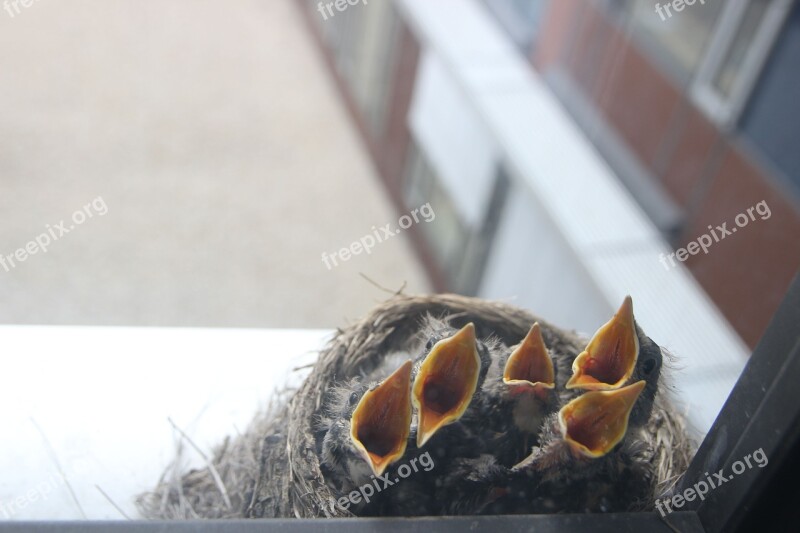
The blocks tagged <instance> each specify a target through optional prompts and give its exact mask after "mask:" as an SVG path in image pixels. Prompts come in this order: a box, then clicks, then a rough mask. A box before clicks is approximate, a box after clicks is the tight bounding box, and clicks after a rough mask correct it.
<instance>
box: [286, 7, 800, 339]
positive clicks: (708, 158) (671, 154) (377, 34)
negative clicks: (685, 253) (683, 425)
mask: <svg viewBox="0 0 800 533" xmlns="http://www.w3.org/2000/svg"><path fill="white" fill-rule="evenodd" d="M300 3H301V5H303V6H304V8H305V11H306V14H307V18H308V19H309V22H310V25H311V27H312V29H313V30H314V33H315V34H316V35H317V36H318V37H319V42H320V44H321V45H322V48H323V50H324V52H325V56H326V58H327V59H328V61H329V63H330V66H331V68H332V71H333V73H334V75H335V77H336V79H337V80H338V82H339V84H340V88H341V89H342V93H343V96H344V100H345V101H346V102H347V105H348V106H349V108H350V112H351V114H352V116H353V118H354V120H355V121H356V123H357V124H358V125H359V127H360V129H361V131H362V134H363V137H364V140H365V142H366V144H367V146H368V149H369V151H370V152H371V154H372V156H373V159H374V162H375V164H376V166H377V167H378V170H379V172H380V174H381V176H382V177H383V179H384V182H385V185H386V187H387V188H388V190H389V191H390V193H391V196H392V198H393V199H394V201H395V202H396V204H397V207H398V209H399V210H403V211H405V210H406V209H407V208H408V207H409V206H411V207H413V205H414V204H415V203H420V202H425V201H430V202H431V203H432V204H433V205H434V206H435V208H436V212H437V223H436V224H431V225H426V226H425V227H423V228H415V229H418V230H419V231H416V233H415V242H416V246H417V249H418V252H419V254H420V256H421V257H422V259H423V261H424V263H425V265H426V268H427V270H428V273H429V275H430V277H431V279H432V281H433V283H434V286H435V287H436V288H438V289H439V290H452V291H457V292H461V293H466V294H480V295H486V296H498V295H499V294H500V293H502V290H500V292H498V289H500V288H501V287H505V286H508V283H503V282H502V281H500V282H498V281H497V280H496V279H493V278H500V279H501V280H502V279H505V280H506V281H509V280H513V275H511V273H510V272H509V270H508V269H503V268H501V267H498V266H497V265H493V264H492V261H491V260H490V258H493V257H497V256H498V254H500V255H502V254H503V249H504V246H508V243H509V242H510V241H513V242H515V243H517V244H518V245H519V246H520V249H519V250H518V253H517V254H516V255H514V254H511V255H507V259H508V260H510V261H537V262H541V261H542V259H541V254H537V253H536V250H535V249H536V248H537V243H536V242H535V241H530V240H528V241H525V240H519V241H517V240H514V239H511V240H509V238H507V237H508V236H504V231H507V229H505V230H504V225H508V224H509V223H511V220H510V217H512V216H513V212H514V205H515V203H516V204H519V203H520V202H521V201H520V200H518V197H519V195H518V194H517V192H518V191H517V186H516V184H517V183H518V181H519V180H518V178H519V176H518V175H516V176H515V174H519V173H520V170H521V169H519V168H516V169H515V168H511V167H513V166H514V164H515V163H514V162H513V161H509V160H508V159H509V158H508V157H506V155H507V154H504V152H506V149H507V146H504V145H503V141H502V140H501V139H498V135H499V133H498V130H497V129H495V128H493V126H492V125H491V124H487V121H491V120H493V119H492V118H491V117H489V118H487V117H486V116H485V115H484V116H481V115H482V112H481V111H479V112H476V113H473V112H472V111H471V110H470V108H474V107H476V106H475V104H474V102H472V101H471V100H473V99H474V98H476V97H477V98H480V95H479V93H480V88H481V83H483V85H487V84H495V85H498V86H499V85H502V84H504V83H506V84H507V85H508V87H509V97H510V98H511V99H513V98H514V97H515V96H519V90H518V89H517V88H514V87H512V85H513V82H512V81H511V80H507V79H506V80H504V79H502V76H503V75H506V76H508V75H509V74H508V72H506V73H505V74H503V73H502V65H501V63H502V62H503V61H504V60H503V59H500V57H501V56H502V55H503V54H494V51H493V50H491V49H490V48H489V47H491V46H493V45H497V43H496V41H497V39H498V36H497V35H493V36H492V37H491V38H489V39H488V40H486V39H485V37H486V36H485V35H475V36H465V42H467V43H469V44H470V45H471V46H473V47H474V48H473V49H472V50H470V51H467V52H466V53H464V54H461V55H459V54H455V55H453V54H450V52H452V50H447V48H448V47H449V46H451V45H452V44H453V43H455V42H457V40H458V37H454V35H455V34H458V33H464V32H463V31H462V29H463V28H464V25H465V23H466V22H465V19H469V18H470V17H471V16H472V17H473V18H474V17H482V18H484V19H486V20H485V21H483V23H485V25H486V26H487V27H489V26H491V27H492V28H493V29H494V28H499V29H500V30H499V31H500V33H501V34H502V35H500V36H499V38H500V39H503V40H505V41H506V42H507V44H508V46H509V47H510V48H513V49H514V51H515V52H516V53H517V55H518V57H520V58H524V61H525V62H526V64H527V68H529V69H530V70H531V72H534V71H535V72H536V73H538V76H536V80H537V83H539V84H541V86H543V87H546V88H547V90H548V91H549V92H550V94H551V95H552V96H554V97H555V98H556V99H557V100H558V102H560V104H561V107H562V109H563V110H564V111H566V113H567V114H568V115H569V116H570V118H571V119H572V121H574V123H575V124H577V125H578V127H579V129H580V130H581V134H582V136H583V137H584V139H586V140H588V141H589V143H590V144H591V146H592V147H593V149H594V150H595V151H596V153H598V154H600V155H601V156H602V159H603V164H605V165H607V166H608V167H609V168H610V169H611V171H612V174H613V176H614V178H615V179H616V180H618V182H619V183H620V184H622V185H623V186H624V187H625V189H626V190H627V191H628V195H629V196H630V197H631V198H633V199H634V200H635V202H636V203H637V204H638V206H639V207H640V208H641V211H642V212H643V213H644V214H645V216H646V218H647V219H648V221H649V223H650V225H652V227H653V228H655V230H656V231H657V232H658V233H659V235H660V237H661V239H662V240H663V242H665V243H667V244H668V245H670V246H671V247H672V248H673V249H679V248H681V247H685V246H686V245H687V244H688V243H690V242H691V241H693V240H695V239H697V238H698V237H699V236H700V235H702V234H704V233H708V232H709V226H711V227H712V229H713V228H715V227H716V226H717V225H721V224H723V223H727V225H728V227H729V228H730V227H731V226H734V223H733V220H734V217H735V216H736V215H737V214H739V213H741V212H744V211H746V209H748V208H751V207H752V206H754V205H755V204H757V203H758V202H761V201H766V203H767V205H768V206H769V208H770V212H771V216H770V218H769V219H767V220H763V221H762V220H758V219H756V220H755V221H752V223H751V224H749V225H748V226H747V228H746V229H743V230H742V231H741V233H740V234H739V235H736V236H735V237H728V239H727V240H724V239H723V240H720V241H719V242H715V244H714V247H713V249H711V250H709V251H708V253H698V254H697V255H691V256H689V257H688V259H687V260H686V261H685V263H684V265H685V266H686V267H688V269H689V270H690V272H691V274H692V275H693V276H694V278H695V279H696V280H697V281H699V283H700V285H701V286H702V288H703V289H704V290H705V292H707V294H708V295H710V297H711V298H712V299H713V301H714V303H715V304H716V306H717V307H718V308H719V309H720V310H721V311H722V313H723V314H724V316H725V317H726V319H727V320H728V321H729V322H730V323H731V324H732V325H733V326H734V328H735V330H736V331H737V332H738V334H739V335H740V336H741V337H742V338H743V339H744V340H745V341H746V342H747V343H748V344H749V345H750V346H751V347H752V346H753V345H754V344H755V343H756V342H757V340H758V339H759V338H760V336H761V334H762V332H763V330H764V328H765V327H766V325H767V323H768V321H769V319H770V318H771V317H772V314H773V313H774V311H775V309H776V308H777V305H778V303H779V302H780V300H781V298H782V296H783V294H784V292H785V290H786V288H787V287H788V284H789V282H790V281H791V279H792V277H793V275H794V273H795V272H796V270H797V268H798V265H800V209H799V208H798V205H800V201H798V198H799V197H800V151H798V150H796V149H793V148H794V144H793V143H795V142H796V141H795V140H796V139H797V138H799V137H800V131H799V130H800V106H799V105H797V104H796V103H795V102H794V101H793V99H794V98H796V95H798V94H800V74H798V70H797V68H796V66H797V64H796V58H797V57H798V53H800V6H798V5H797V4H795V3H793V2H791V1H790V0H771V1H767V0H758V1H752V2H749V1H741V2H739V1H734V2H723V1H721V0H707V1H706V2H703V3H700V2H695V3H694V4H693V5H688V3H687V4H684V7H683V9H681V11H680V12H678V11H675V10H674V9H673V8H671V5H668V6H667V7H666V8H665V6H661V5H659V7H660V8H661V9H657V8H656V5H655V4H653V5H651V4H650V3H648V2H634V1H632V0H594V1H592V0H562V1H558V2H554V1H550V0H541V1H520V0H483V1H478V0H440V1H437V2H431V4H436V6H433V7H425V6H422V4H421V2H415V1H397V2H371V3H368V4H364V3H362V2H356V3H355V4H350V3H347V2H341V3H340V4H339V5H340V7H341V8H342V10H341V11H340V10H338V9H337V8H336V7H335V6H336V4H330V6H329V7H327V9H326V4H329V3H328V2H322V3H320V2H315V1H311V0H301V1H300ZM433 12H438V13H440V14H441V15H442V20H441V21H438V22H437V21H432V20H430V19H432V18H435V17H436V15H435V14H434V13H433ZM428 22H430V23H431V25H428ZM439 22H441V24H440V25H439V26H438V27H437V26H435V24H437V23H439ZM473 22H474V21H473ZM480 25H481V22H479V23H478V24H477V25H476V27H477V26H480ZM472 29H473V30H474V29H475V28H472ZM492 31H494V30H492ZM440 37H441V39H440ZM437 40H438V41H440V42H439V43H437ZM491 43H494V44H491ZM440 45H441V46H442V47H443V48H444V50H443V51H440V50H437V47H438V46H440ZM499 46H501V47H502V46H503V45H502V43H501V44H500V45H499ZM505 52H506V51H504V53H505ZM448 55H451V56H452V57H449V58H448V57H447V56H448ZM454 58H455V60H456V61H458V60H460V59H463V60H464V64H452V62H451V64H448V61H452V60H453V59H454ZM476 67H480V68H484V70H485V71H486V73H487V79H486V80H483V82H481V81H476V83H475V85H474V87H473V88H470V87H465V86H464V83H463V82H460V81H459V80H458V79H454V78H458V71H459V70H460V71H462V73H464V72H467V71H469V70H475V69H476ZM492 69H494V70H495V72H496V73H498V74H499V76H496V77H495V79H494V80H492V79H491V76H492V75H491V70H492ZM454 71H456V76H452V74H453V72H454ZM448 72H449V73H448ZM466 75H467V76H469V73H467V74H466ZM474 88H477V92H476V91H473V89H474ZM515 93H516V94H515ZM478 107H480V104H478ZM484 111H485V110H484ZM488 112H489V114H490V115H491V114H492V113H493V111H491V110H489V111H488ZM535 126H536V124H534V127H535ZM538 126H542V124H541V123H539V124H538ZM526 133H530V132H526ZM553 133H555V132H553ZM545 135H546V132H545ZM518 140H519V141H520V142H522V141H523V139H518ZM524 141H527V142H530V143H533V142H534V138H533V136H529V138H527V139H524ZM569 147H570V145H569V143H565V144H564V148H566V149H569ZM531 150H532V152H535V150H536V147H535V146H533V144H531ZM559 156H560V157H562V158H564V159H565V160H569V158H570V157H571V156H572V154H570V153H563V154H559ZM512 159H513V158H512ZM535 165H536V163H535V162H534V166H535ZM576 170H577V169H576ZM523 172H524V171H523ZM589 178H592V177H589ZM540 179H551V180H562V179H563V176H555V175H552V176H548V177H546V176H540ZM597 183H598V182H597V181H596V180H594V178H592V179H590V180H589V181H588V182H587V184H588V186H589V188H588V189H586V190H584V191H583V193H584V194H585V195H586V196H587V198H591V197H594V198H595V199H596V200H597V201H598V202H611V201H610V200H609V199H608V198H605V197H603V196H602V195H597V194H596V193H597V191H595V190H593V188H594V187H595V186H596V185H597ZM565 188H569V187H568V186H567V185H566V184H565ZM598 190H600V189H598ZM556 195H558V193H556ZM534 196H536V195H535V194H534ZM533 200H536V198H534V199H533ZM538 200H539V201H547V199H543V198H541V197H540V198H538ZM522 203H524V201H522ZM612 206H613V202H611V203H609V204H608V205H607V206H606V208H608V209H611V208H612ZM544 207H545V209H544V210H545V211H547V208H548V207H552V206H544ZM520 209H521V210H522V211H526V209H524V208H519V209H518V210H520ZM527 211H528V215H530V213H531V210H530V209H527ZM510 213H511V214H510ZM617 214H618V213H612V212H609V216H611V217H615V216H616V215H617ZM575 215H576V216H577V217H580V216H581V214H580V213H577V212H576V213H575ZM534 218H535V217H534ZM515 222H516V223H517V224H518V225H517V227H516V231H517V232H518V233H522V234H529V233H530V232H531V231H536V232H537V233H539V234H541V233H542V230H543V229H544V228H545V226H546V225H544V221H543V220H539V221H536V220H533V219H532V218H531V217H530V216H528V217H527V218H526V217H525V215H523V216H522V217H521V218H519V219H518V220H516V221H515ZM551 229H552V228H551ZM558 229H559V228H556V230H558ZM423 232H425V233H423ZM632 233H635V231H633V230H632ZM600 240H601V241H602V238H601V239H600ZM645 240H647V239H645ZM634 241H635V239H634ZM723 241H724V242H723ZM626 242H627V244H626V246H637V244H636V243H635V242H632V241H631V240H630V239H626ZM504 243H505V244H504ZM572 244H574V243H572ZM541 245H542V243H541V242H540V243H539V246H541ZM512 246H513V245H512ZM523 248H527V251H526V250H525V249H523ZM546 250H547V248H546V247H541V249H540V250H539V252H544V251H546ZM576 251H577V253H578V256H579V257H580V256H581V253H582V250H576ZM548 253H550V254H551V255H550V257H551V258H552V257H558V254H557V253H556V254H555V255H553V252H552V250H549V251H548ZM578 262H580V261H578ZM569 263H574V261H570V262H569ZM649 266H652V265H649ZM573 268H574V269H575V270H576V271H578V273H572V272H571V269H573ZM659 268H661V267H659ZM664 268H666V267H664ZM584 270H585V268H584V265H579V264H562V265H559V266H558V267H556V268H555V269H552V268H551V269H550V270H549V273H550V274H553V275H556V274H558V275H560V276H562V277H570V276H573V277H575V276H577V277H580V275H581V274H580V271H584ZM590 270H591V269H590ZM537 272H539V273H542V271H540V270H537V269H536V268H533V267H532V268H531V269H530V273H531V279H530V280H529V281H530V283H536V282H541V281H542V280H536V279H534V278H533V275H534V274H535V273H537ZM583 274H586V273H585V272H583ZM589 274H590V275H591V274H592V272H590V273H589ZM513 281H516V282H519V280H513ZM546 283H551V284H553V283H555V280H554V279H553V278H550V279H548V280H547V281H546ZM556 285H557V284H556ZM587 285H589V286H590V285H592V283H591V282H590V283H588V284H587ZM516 287H517V288H518V290H516V291H514V293H515V294H516V295H517V296H519V297H520V298H521V299H522V300H523V301H524V303H537V300H538V301H540V302H541V300H544V298H543V297H542V296H541V295H540V297H538V298H527V299H526V298H525V295H526V293H529V292H530V291H526V289H525V288H524V287H521V286H519V285H516ZM551 299H552V298H551ZM551 299H550V300H551ZM550 300H548V301H550ZM568 300H570V299H569V298H568ZM588 300H591V298H589V299H588ZM545 307H547V306H545ZM537 308H541V305H539V306H538V307H537ZM588 314H589V315H590V314H592V313H588ZM598 314H599V313H598ZM565 318H566V317H565ZM573 321H574V320H573ZM578 322H581V321H580V320H578Z"/></svg>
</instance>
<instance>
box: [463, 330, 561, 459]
mask: <svg viewBox="0 0 800 533" xmlns="http://www.w3.org/2000/svg"><path fill="white" fill-rule="evenodd" d="M555 380H556V368H555V366H554V365H553V360H552V359H551V356H550V353H549V351H548V349H547V346H545V342H544V339H543V338H542V331H541V327H540V326H539V323H538V322H537V323H535V324H534V325H533V326H532V327H531V329H530V331H529V332H528V334H527V335H526V336H525V338H524V339H523V340H522V341H521V342H520V343H519V344H517V345H516V346H514V347H513V348H511V349H507V348H504V349H502V350H500V353H499V356H498V357H497V358H496V359H495V360H494V361H493V362H492V366H491V367H490V369H489V374H488V376H487V377H486V381H485V382H484V385H483V389H482V394H481V396H480V400H479V401H480V416H481V418H482V419H481V420H477V421H476V423H479V424H481V425H482V426H483V427H484V428H485V430H486V434H487V437H486V438H487V440H489V441H490V442H491V443H492V444H491V446H490V447H491V450H492V454H493V455H494V456H495V457H496V458H497V459H498V462H499V463H500V464H503V465H506V466H511V465H513V464H516V463H517V462H519V461H520V460H521V459H522V458H523V457H525V456H526V455H528V453H529V452H530V449H531V446H532V445H534V444H536V443H537V442H538V441H537V436H538V434H539V431H540V429H541V427H542V422H544V419H545V418H546V417H547V416H548V415H550V414H551V413H553V412H555V411H556V410H557V409H558V400H559V398H558V393H557V391H556V389H555Z"/></svg>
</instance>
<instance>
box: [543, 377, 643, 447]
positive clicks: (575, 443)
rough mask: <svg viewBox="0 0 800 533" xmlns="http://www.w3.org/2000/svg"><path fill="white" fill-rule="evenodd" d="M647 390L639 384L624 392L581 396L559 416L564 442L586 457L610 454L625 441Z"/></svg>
mask: <svg viewBox="0 0 800 533" xmlns="http://www.w3.org/2000/svg"><path fill="white" fill-rule="evenodd" d="M644 387H645V382H644V381H637V382H636V383H634V384H633V385H628V386H627V387H623V388H621V389H617V390H613V391H591V392H587V393H586V394H583V395H581V396H578V397H577V398H575V399H574V400H572V401H571V402H569V403H568V404H567V405H565V406H564V407H562V408H561V410H560V411H559V412H558V422H559V425H560V427H561V434H562V435H563V436H564V440H565V441H567V443H569V444H570V446H571V447H572V449H573V450H574V451H575V452H576V453H578V454H581V455H584V456H586V457H592V458H595V457H602V456H603V455H605V454H607V453H608V452H610V451H611V450H613V449H614V446H616V445H617V444H619V442H620V441H621V440H622V439H623V437H625V433H626V432H627V431H628V418H629V417H630V414H631V410H632V409H633V406H634V404H635V403H636V400H637V399H638V398H639V394H641V392H642V390H643V389H644Z"/></svg>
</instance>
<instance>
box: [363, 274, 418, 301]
mask: <svg viewBox="0 0 800 533" xmlns="http://www.w3.org/2000/svg"><path fill="white" fill-rule="evenodd" d="M358 275H359V276H361V277H362V278H364V279H365V280H367V281H368V282H369V283H371V284H372V285H374V286H375V287H376V288H378V289H380V290H382V291H383V292H388V293H389V294H391V295H392V296H402V295H403V291H404V290H406V285H407V284H408V282H407V281H404V282H403V284H402V285H400V288H399V289H397V290H396V291H393V290H392V289H387V288H386V287H384V286H383V285H380V284H379V283H378V282H377V281H375V280H373V279H370V278H369V277H368V276H367V275H366V274H364V273H363V272H359V273H358Z"/></svg>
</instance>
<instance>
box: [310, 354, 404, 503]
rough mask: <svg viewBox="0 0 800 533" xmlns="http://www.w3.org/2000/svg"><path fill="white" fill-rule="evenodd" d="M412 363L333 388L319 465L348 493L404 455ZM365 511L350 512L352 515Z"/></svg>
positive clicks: (338, 488) (332, 483)
mask: <svg viewBox="0 0 800 533" xmlns="http://www.w3.org/2000/svg"><path fill="white" fill-rule="evenodd" d="M411 370H412V363H411V361H410V360H409V361H406V362H405V363H403V364H402V365H401V366H400V368H398V369H397V370H396V371H395V372H394V373H392V374H391V375H390V376H389V377H387V378H386V379H384V380H382V381H381V382H379V383H372V384H371V385H365V384H364V383H362V382H361V380H359V379H353V380H351V381H350V382H348V383H347V384H345V385H343V386H338V387H334V388H332V390H331V392H330V394H329V399H328V402H327V404H326V406H325V410H324V415H323V416H322V417H321V418H320V421H319V424H318V428H319V430H320V434H323V435H324V437H322V441H321V443H320V445H319V446H320V450H319V454H320V466H321V468H322V469H323V473H324V474H325V478H326V480H327V481H328V483H329V485H330V486H331V488H332V489H334V490H335V491H337V492H339V493H340V494H347V493H349V492H350V491H352V490H355V489H356V488H357V487H359V486H362V485H365V484H368V483H371V482H372V481H373V480H374V479H375V478H376V477H379V476H381V474H383V473H384V471H385V470H386V469H387V468H388V467H389V465H391V464H392V463H394V462H395V461H397V460H399V459H400V458H401V457H403V455H404V454H405V452H406V446H407V444H408V440H409V434H410V425H411V416H412V411H411V398H410V390H411ZM363 507H364V504H362V505H361V506H360V507H356V508H351V510H352V511H354V512H355V513H356V514H359V510H360V509H362V508H363Z"/></svg>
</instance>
